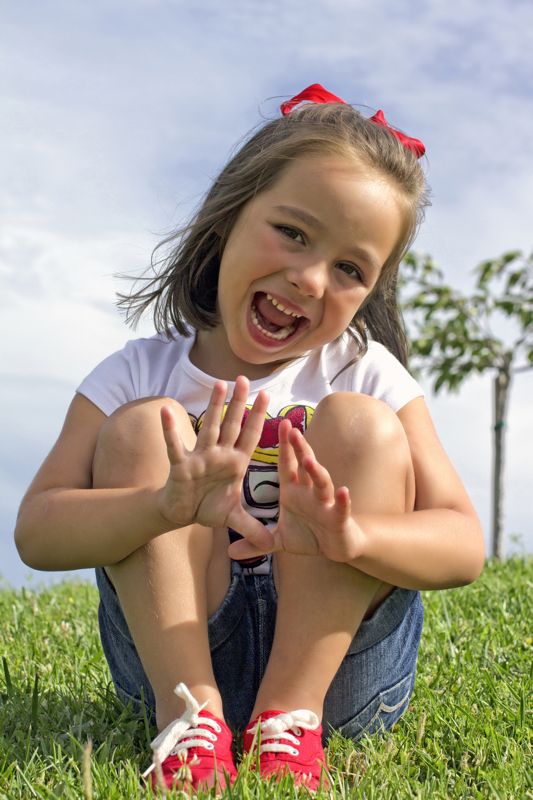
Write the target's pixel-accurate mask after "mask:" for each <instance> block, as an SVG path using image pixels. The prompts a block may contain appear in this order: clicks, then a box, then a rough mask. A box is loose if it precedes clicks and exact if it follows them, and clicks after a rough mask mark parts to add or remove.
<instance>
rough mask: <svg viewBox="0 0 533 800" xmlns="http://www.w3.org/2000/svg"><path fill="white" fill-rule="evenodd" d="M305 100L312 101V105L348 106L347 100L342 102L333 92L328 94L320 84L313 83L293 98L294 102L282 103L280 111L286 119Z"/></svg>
mask: <svg viewBox="0 0 533 800" xmlns="http://www.w3.org/2000/svg"><path fill="white" fill-rule="evenodd" d="M304 100H310V101H311V102H312V103H319V104H322V103H344V105H346V101H345V100H341V99H340V97H336V96H335V95H334V94H331V92H327V91H326V90H325V89H324V87H323V86H321V85H320V84H319V83H313V85H312V86H308V87H307V89H304V90H303V92H300V94H297V95H296V97H293V98H292V100H287V102H286V103H282V104H281V106H280V111H281V113H282V114H283V116H284V117H286V116H287V114H290V113H291V111H292V109H293V108H294V106H297V105H298V104H299V103H301V102H303V101H304Z"/></svg>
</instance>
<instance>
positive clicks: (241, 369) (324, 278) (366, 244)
mask: <svg viewBox="0 0 533 800" xmlns="http://www.w3.org/2000/svg"><path fill="white" fill-rule="evenodd" d="M402 222H403V219H402V214H401V210H400V205H399V202H398V197H397V194H396V191H395V189H394V188H393V187H392V186H391V185H389V184H388V183H387V182H386V181H385V180H384V179H383V178H381V177H379V176H376V175H374V174H369V173H368V172H367V171H366V170H365V168H364V167H361V166H360V165H358V164H357V163H356V162H354V161H352V160H348V159H344V158H340V157H334V156H318V157H317V156H304V157H302V158H300V159H298V160H296V161H294V162H292V163H291V164H290V165H289V166H288V167H287V168H286V170H285V171H284V172H283V173H282V175H281V177H280V178H279V180H278V181H277V182H276V183H275V184H274V186H272V187H271V188H269V189H267V190H266V191H264V192H262V193H261V194H259V195H257V197H255V198H254V199H253V200H250V201H249V202H248V203H247V204H246V206H244V208H243V209H242V211H241V213H240V215H239V217H238V218H237V221H236V223H235V225H234V227H233V229H232V231H231V233H230V235H229V237H228V241H227V243H226V247H225V249H224V253H223V255H222V260H221V264H220V276H219V282H218V309H219V313H220V318H221V324H220V325H218V326H217V327H216V328H214V329H213V330H210V331H200V332H199V333H198V334H197V337H196V342H195V344H194V346H193V349H192V352H191V360H192V361H193V363H194V364H196V366H197V367H199V368H200V369H202V370H203V371H205V372H207V373H209V374H211V375H213V376H215V377H218V378H224V379H226V380H234V379H235V378H236V377H237V376H238V375H239V374H244V375H247V376H248V377H249V378H250V379H252V380H253V379H257V378H260V377H264V376H266V375H269V374H271V373H272V372H275V371H276V370H278V369H280V368H281V367H282V366H283V365H284V364H286V363H287V362H289V361H291V360H293V359H294V358H296V357H297V356H299V355H301V354H303V353H305V352H307V351H309V350H314V349H316V348H319V347H322V346H323V345H325V344H327V343H328V342H331V341H333V340H334V339H336V338H337V337H338V336H340V335H341V334H342V333H343V331H345V330H346V328H347V327H348V325H349V323H350V322H351V320H352V318H353V316H354V314H355V313H356V311H357V309H358V308H359V307H360V305H361V303H362V302H363V300H364V299H365V298H366V297H367V295H368V294H369V293H370V292H371V290H372V288H373V287H374V285H375V284H376V281H377V280H378V277H379V274H380V271H381V268H382V266H383V264H384V263H385V261H386V260H387V258H388V257H389V255H390V254H391V252H392V250H393V248H394V246H395V244H396V242H397V241H398V239H399V237H400V234H401V231H402Z"/></svg>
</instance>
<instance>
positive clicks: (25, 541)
mask: <svg viewBox="0 0 533 800" xmlns="http://www.w3.org/2000/svg"><path fill="white" fill-rule="evenodd" d="M15 546H16V548H17V551H18V554H19V556H20V559H21V561H23V562H24V564H26V566H27V567H30V568H31V569H42V566H40V564H39V563H38V558H36V553H35V546H34V545H33V543H32V536H31V534H30V532H29V531H28V530H27V529H26V528H25V527H24V525H22V524H21V523H20V521H19V522H17V526H16V528H15Z"/></svg>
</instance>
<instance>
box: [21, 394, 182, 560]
mask: <svg viewBox="0 0 533 800" xmlns="http://www.w3.org/2000/svg"><path fill="white" fill-rule="evenodd" d="M106 419H107V417H106V415H105V414H104V413H103V412H102V411H100V409H99V408H97V407H96V406H95V405H94V404H93V403H91V401H90V400H88V399H87V398H86V397H84V396H83V395H80V394H77V395H76V396H75V397H74V399H73V401H72V403H71V405H70V408H69V410H68V413H67V416H66V419H65V423H64V425H63V429H62V431H61V433H60V435H59V438H58V440H57V442H56V444H55V445H54V447H53V448H52V450H51V452H50V454H49V455H48V456H47V458H46V460H45V461H44V463H43V465H42V466H41V468H40V469H39V471H38V472H37V475H36V476H35V478H34V480H33V481H32V483H31V485H30V487H29V489H28V491H27V492H26V495H25V496H24V498H23V500H22V504H21V506H20V511H19V515H18V519H17V526H16V528H15V543H16V545H17V548H18V551H19V554H20V557H21V558H22V560H23V561H24V562H25V563H26V564H28V566H30V567H32V568H34V569H41V570H62V569H79V568H81V567H95V566H103V565H105V564H112V563H115V562H116V561H119V560H120V559H122V558H125V557H126V556H127V555H129V554H130V553H131V552H133V550H135V549H136V548H138V547H140V546H141V545H142V544H146V542H148V541H149V540H150V539H151V538H153V537H154V536H156V535H158V534H159V533H164V532H165V531H168V530H171V529H172V528H173V527H174V526H173V525H171V524H170V523H168V521H166V520H164V519H163V518H162V517H161V514H160V513H159V511H158V505H157V499H158V492H159V489H160V487H150V486H147V487H135V488H127V489H92V488H91V487H92V465H93V458H94V453H95V450H96V443H97V440H98V436H99V433H100V430H101V428H102V425H103V424H104V422H105V421H106Z"/></svg>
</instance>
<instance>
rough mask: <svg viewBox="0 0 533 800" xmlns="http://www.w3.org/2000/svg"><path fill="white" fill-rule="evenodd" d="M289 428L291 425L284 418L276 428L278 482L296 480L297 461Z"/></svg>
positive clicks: (286, 482)
mask: <svg viewBox="0 0 533 800" xmlns="http://www.w3.org/2000/svg"><path fill="white" fill-rule="evenodd" d="M291 430H292V426H291V423H290V420H288V419H284V420H283V421H282V422H281V423H280V426H279V428H278V434H279V453H278V476H279V480H280V484H281V483H284V484H288V483H295V482H296V483H297V482H298V461H297V459H296V455H295V453H294V447H293V446H292V443H291V441H290V433H291Z"/></svg>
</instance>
